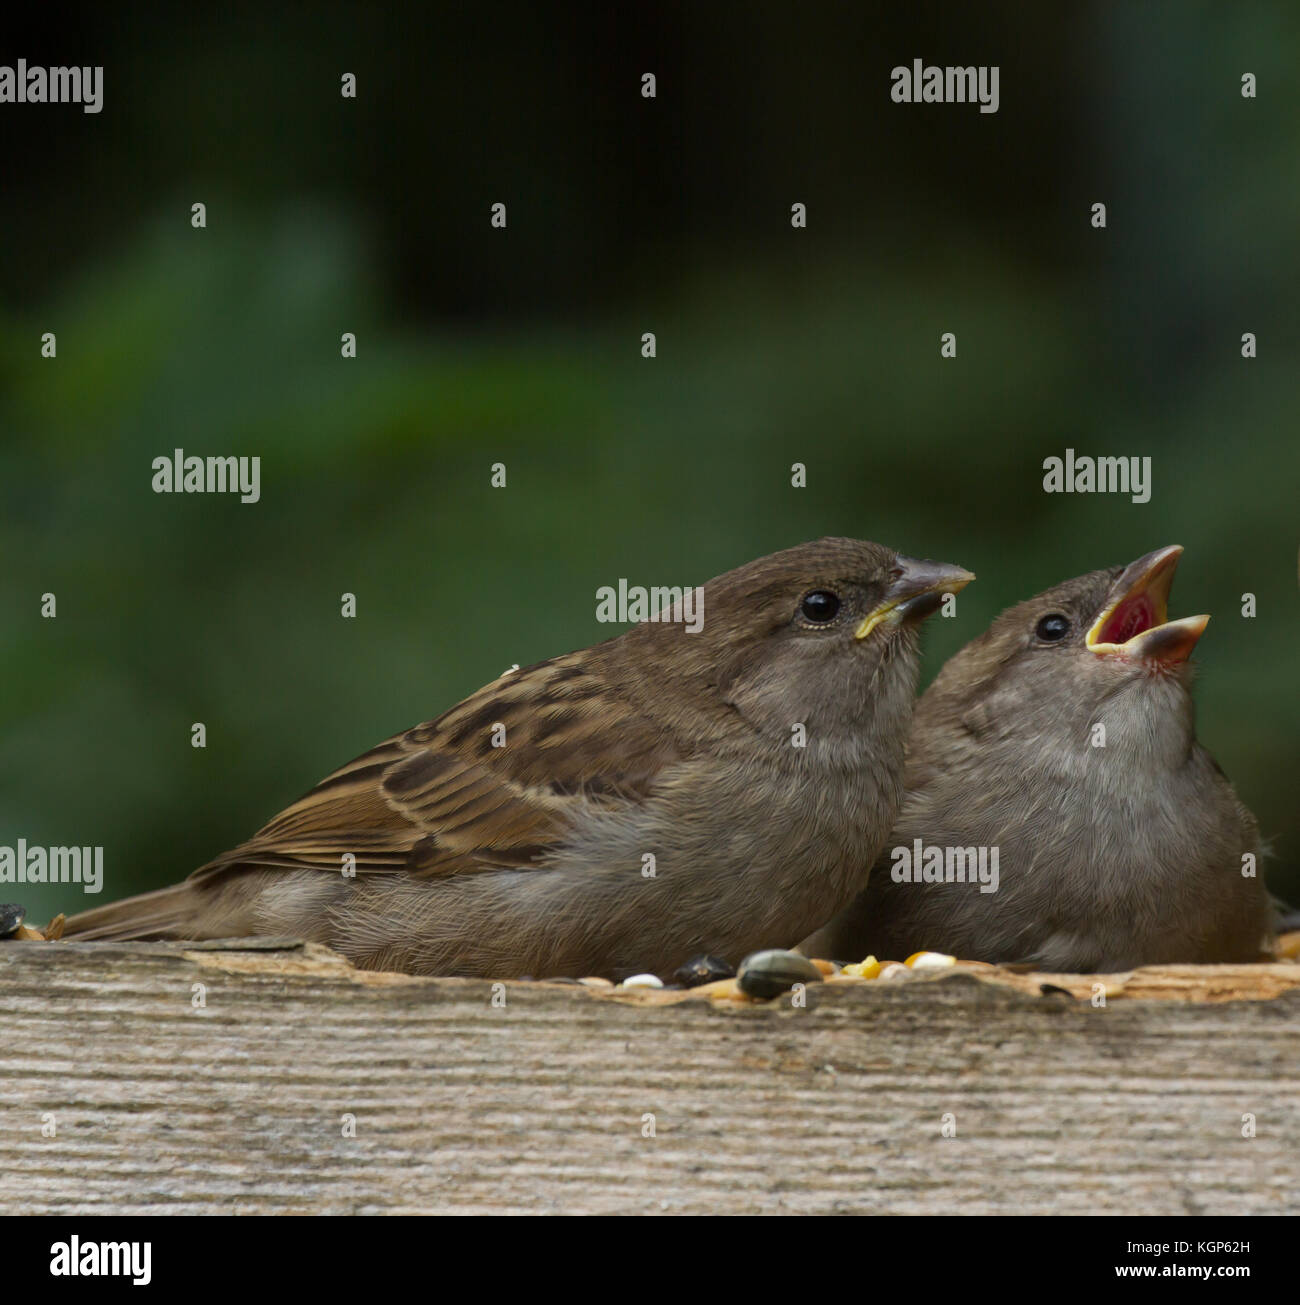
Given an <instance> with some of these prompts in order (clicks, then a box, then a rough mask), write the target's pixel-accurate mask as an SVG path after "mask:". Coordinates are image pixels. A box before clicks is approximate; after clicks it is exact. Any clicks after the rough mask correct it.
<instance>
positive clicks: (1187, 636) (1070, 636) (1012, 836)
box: [804, 546, 1270, 973]
mask: <svg viewBox="0 0 1300 1305" xmlns="http://www.w3.org/2000/svg"><path fill="white" fill-rule="evenodd" d="M1181 552H1182V550H1181V549H1180V548H1178V547H1176V546H1172V547H1170V548H1165V549H1160V550H1157V551H1156V552H1154V553H1150V554H1148V555H1147V556H1146V557H1143V558H1139V559H1138V561H1136V562H1134V563H1133V564H1132V565H1131V566H1129V567H1127V568H1119V567H1116V568H1114V569H1113V570H1110V571H1097V572H1094V573H1092V574H1091V575H1085V576H1080V577H1079V578H1078V579H1075V580H1070V581H1067V582H1066V583H1065V584H1062V585H1058V586H1057V587H1056V588H1054V589H1049V590H1047V592H1046V593H1042V594H1039V595H1038V597H1036V598H1032V599H1030V600H1029V601H1028V602H1025V603H1021V604H1020V605H1019V606H1016V607H1013V608H1011V609H1009V610H1008V611H1006V612H1004V613H1003V614H1002V615H1001V616H999V617H998V619H997V620H996V621H994V623H993V625H992V627H991V628H990V629H989V630H988V631H987V632H986V633H985V634H983V635H981V636H980V637H979V638H978V639H976V640H974V641H973V642H972V643H970V644H968V645H967V646H966V647H965V648H963V649H962V650H961V651H960V652H958V653H957V654H956V655H955V656H954V657H952V658H951V659H950V660H949V661H948V663H947V664H946V665H945V666H944V668H943V670H942V671H941V672H940V674H939V676H938V678H937V679H936V680H935V682H934V684H933V685H932V686H931V687H930V689H929V690H928V691H927V692H926V693H925V695H924V696H923V697H922V699H921V702H920V703H919V704H918V707H917V711H916V716H915V720H914V722H913V728H912V736H911V740H910V744H909V755H908V763H907V771H906V780H905V784H906V790H907V792H906V797H905V799H904V803H903V808H902V811H901V812H900V814H899V819H898V821H897V824H896V825H895V828H894V830H893V833H892V834H891V836H890V838H889V840H888V842H887V844H886V847H885V851H884V852H883V853H882V855H881V857H880V858H879V859H878V861H877V863H876V865H875V866H874V868H873V870H872V873H871V878H870V882H869V884H868V887H867V889H866V890H865V892H864V893H863V894H862V895H861V896H860V897H859V898H858V899H857V901H855V902H854V903H853V905H852V906H851V907H850V908H849V909H848V910H846V911H845V912H843V913H842V914H841V916H840V917H838V918H837V919H836V920H834V921H833V922H832V923H831V924H830V925H828V926H827V927H825V928H823V929H821V930H819V931H818V932H817V933H816V934H814V935H813V936H812V937H811V938H809V939H808V940H807V941H806V942H805V944H804V947H805V950H808V951H810V952H811V953H812V954H814V955H822V956H835V957H839V958H842V959H852V960H858V959H861V958H862V957H864V956H867V955H869V954H874V955H876V956H878V957H882V958H883V957H886V956H889V957H894V958H898V959H901V957H902V956H905V955H907V954H909V953H911V952H913V951H917V950H921V949H936V950H941V951H946V952H951V953H953V954H955V955H957V956H960V957H964V958H968V959H973V960H985V961H1002V962H1012V961H1029V962H1032V963H1034V964H1036V965H1038V966H1039V967H1041V968H1043V969H1046V970H1056V971H1062V972H1080V973H1082V972H1097V971H1102V972H1105V971H1115V970H1123V969H1128V968H1130V967H1132V966H1136V965H1141V964H1154V963H1158V962H1178V961H1185V962H1194V961H1247V960H1254V959H1256V958H1257V957H1258V955H1259V954H1260V951H1261V946H1262V943H1263V940H1264V938H1265V935H1266V933H1267V932H1268V929H1269V925H1270V907H1269V902H1268V898H1267V895H1266V893H1265V891H1264V888H1263V884H1262V881H1261V879H1260V878H1258V877H1256V878H1247V877H1243V874H1242V857H1243V854H1246V853H1251V854H1254V855H1255V856H1256V857H1258V853H1259V836H1258V831H1257V828H1256V824H1255V820H1254V818H1253V817H1252V816H1251V814H1250V812H1249V811H1247V809H1246V808H1245V807H1244V806H1243V805H1242V803H1241V802H1240V800H1239V799H1238V797H1237V795H1236V793H1235V792H1234V791H1233V789H1232V786H1231V785H1230V784H1229V783H1228V781H1227V779H1226V778H1225V776H1224V774H1223V772H1222V771H1221V770H1220V769H1219V767H1218V765H1217V764H1216V762H1215V761H1214V758H1213V757H1211V756H1210V754H1209V753H1208V752H1207V751H1206V750H1205V749H1204V748H1203V747H1202V746H1201V745H1200V744H1199V743H1198V742H1197V741H1196V735H1195V729H1194V719H1193V705H1192V698H1191V694H1190V692H1189V686H1190V679H1191V673H1190V668H1189V666H1188V663H1187V660H1186V659H1187V657H1188V655H1189V654H1190V652H1191V650H1192V647H1193V645H1194V644H1195V642H1196V639H1197V637H1198V636H1199V635H1200V633H1201V631H1202V630H1203V629H1204V626H1205V622H1206V620H1207V619H1208V618H1205V617H1191V618H1185V619H1184V620H1182V621H1173V622H1166V620H1165V615H1166V600H1167V595H1168V591H1169V586H1170V584H1171V583H1172V579H1173V570H1174V566H1175V565H1176V563H1177V560H1178V556H1179V554H1181ZM1053 616H1060V617H1064V618H1065V620H1066V622H1068V628H1067V629H1066V630H1065V631H1064V633H1063V634H1062V635H1061V637H1051V636H1056V635H1057V634H1058V633H1060V632H1061V626H1060V624H1059V623H1056V622H1050V621H1049V622H1048V623H1047V624H1044V622H1045V621H1046V620H1047V619H1048V618H1051V617H1053ZM1045 635H1046V636H1048V637H1044V636H1045ZM1098 725H1102V726H1104V727H1105V736H1104V737H1105V746H1104V747H1097V746H1094V743H1095V741H1096V740H1097V739H1099V738H1100V737H1101V736H1100V735H1099V734H1097V732H1096V729H1095V727H1096V726H1098ZM916 839H921V840H922V843H923V846H934V847H939V848H948V847H961V848H977V847H979V846H981V845H982V846H985V847H990V848H991V847H995V846H996V847H998V849H999V872H1000V884H999V887H998V890H997V891H996V892H992V893H982V892H980V891H979V890H978V887H977V886H975V885H972V884H970V883H958V882H954V883H947V882H944V883H915V882H913V883H900V882H896V881H895V880H894V878H892V877H891V869H892V868H893V866H894V865H896V864H897V865H899V866H900V869H901V866H902V864H903V862H902V860H901V858H895V857H894V856H893V855H892V849H893V848H895V847H905V848H908V849H913V848H914V840H916Z"/></svg>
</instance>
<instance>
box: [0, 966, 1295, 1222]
mask: <svg viewBox="0 0 1300 1305" xmlns="http://www.w3.org/2000/svg"><path fill="white" fill-rule="evenodd" d="M1229 970H1231V971H1233V974H1227V973H1225V972H1226V971H1229ZM1188 971H1190V972H1191V977H1189V976H1188V973H1187V972H1188ZM1210 971H1215V972H1217V973H1215V974H1211V973H1210ZM1045 981H1046V982H1052V983H1054V984H1056V985H1057V986H1058V987H1060V986H1068V984H1069V983H1070V982H1074V981H1073V980H1069V981H1063V980H1062V979H1061V978H1060V976H1054V977H1052V978H1051V979H1043V977H1042V976H1026V975H1002V974H999V975H989V974H987V973H980V974H976V973H971V972H949V973H947V974H945V975H942V976H939V977H935V978H925V979H921V978H917V979H915V980H912V981H908V982H901V983H883V982H876V983H861V984H849V983H843V984H827V985H821V986H818V985H814V986H812V987H810V988H809V989H808V993H807V1007H806V1008H805V1009H797V1008H793V1007H792V1005H791V1003H790V1000H789V999H788V998H783V999H778V1000H777V1001H775V1002H772V1003H770V1004H752V1005H751V1004H742V1003H737V1002H715V1001H710V1000H707V999H698V998H687V999H683V998H682V996H681V995H680V994H672V993H668V994H664V993H659V994H649V995H646V996H637V997H632V996H631V995H629V994H609V993H599V992H592V991H589V990H587V989H584V988H580V987H570V986H564V985H558V984H529V983H507V984H504V985H502V986H500V987H499V988H498V989H496V991H497V992H498V994H503V995H504V1002H505V1004H504V1006H498V1007H494V1006H493V1004H492V999H493V991H494V989H493V985H491V984H490V983H488V982H485V981H479V980H459V979H412V978H408V977H405V976H400V975H374V974H362V973H359V972H358V971H355V970H353V969H351V967H349V966H348V965H347V964H346V962H344V961H342V960H341V958H338V957H335V956H333V955H332V954H331V953H329V952H326V951H324V949H321V948H317V947H301V946H295V945H292V944H285V943H283V942H282V943H270V944H263V945H262V949H261V950H256V951H253V950H247V949H244V950H238V951H234V950H229V949H228V948H223V947H221V946H217V947H212V948H207V949H202V950H200V949H196V948H194V947H193V946H190V947H181V946H173V945H164V944H95V943H90V944H85V943H83V944H71V945H69V944H61V943H39V942H25V943H17V942H15V943H5V944H0V1028H2V1029H3V1030H4V1039H3V1045H2V1046H0V1130H2V1132H3V1138H4V1142H5V1147H6V1152H7V1158H8V1163H7V1164H5V1165H3V1166H0V1211H3V1212H4V1213H17V1212H23V1211H31V1212H60V1213H74V1212H90V1211H95V1212H140V1211H175V1212H219V1211H220V1212H227V1211H250V1212H252V1211H256V1212H264V1213H265V1212H287V1211H297V1212H331V1213H342V1212H379V1211H390V1212H399V1211H400V1212H452V1211H455V1212H497V1211H516V1212H548V1211H553V1212H566V1213H576V1212H602V1213H604V1212H620V1213H658V1212H694V1213H699V1212H709V1211H716V1212H744V1213H782V1212H795V1211H798V1212H837V1211H839V1212H853V1213H860V1212H892V1213H927V1212H954V1211H963V1212H967V1213H988V1212H995V1211H998V1212H1001V1211H1005V1212H1049V1211H1069V1212H1082V1213H1098V1214H1100V1213H1184V1212H1187V1213H1229V1214H1235V1213H1247V1212H1261V1213H1274V1214H1280V1213H1284V1212H1290V1213H1294V1212H1296V1211H1297V1210H1300V1199H1298V1198H1297V1186H1298V1184H1297V1174H1296V1157H1297V1155H1298V1154H1300V1150H1298V1148H1297V1145H1296V1139H1297V1137H1300V966H1295V965H1272V966H1258V967H1199V968H1198V967H1177V968H1176V970H1175V969H1171V970H1170V971H1168V972H1167V973H1164V974H1163V975H1162V972H1160V971H1138V972H1136V974H1135V975H1134V976H1119V977H1118V978H1115V977H1113V976H1112V978H1111V979H1109V980H1107V982H1108V985H1109V987H1110V989H1111V990H1112V991H1113V996H1112V998H1109V999H1108V1001H1107V1004H1106V1006H1105V1007H1104V1008H1097V1007H1094V1006H1093V1005H1091V1004H1090V1003H1089V1002H1088V1001H1086V1000H1084V1001H1081V1000H1078V999H1076V998H1075V997H1072V996H1070V995H1067V994H1066V993H1064V992H1049V993H1048V994H1047V995H1040V994H1041V988H1042V983H1043V982H1045ZM195 984H202V985H203V987H204V992H205V1000H206V1006H205V1007H204V1008H202V1009H196V1008H195V1007H194V1006H193V1005H192V1001H193V992H194V989H193V985H195ZM1076 987H1077V989H1078V991H1080V992H1085V991H1090V988H1089V987H1088V986H1087V984H1086V983H1085V984H1082V985H1079V984H1077V983H1076ZM1165 989H1168V991H1165ZM1126 993H1128V994H1130V995H1126ZM1131 994H1141V996H1134V995H1131ZM1157 994H1158V995H1165V996H1172V997H1174V998H1175V999H1174V1000H1160V999H1157ZM1275 994H1277V995H1275ZM1243 997H1247V998H1250V999H1241V998H1243ZM1205 998H1210V999H1209V1000H1206V999H1205ZM947 1113H950V1114H951V1115H952V1116H953V1117H954V1119H955V1123H956V1129H957V1135H956V1137H952V1138H945V1137H944V1136H943V1135H942V1131H941V1130H942V1120H943V1116H944V1115H945V1114H947ZM348 1114H351V1115H354V1116H355V1119H356V1136H355V1137H347V1136H344V1116H345V1115H348ZM647 1115H653V1116H654V1132H655V1136H653V1137H647V1136H644V1135H643V1131H644V1128H645V1123H644V1119H645V1116H647ZM1244 1115H1252V1116H1254V1119H1255V1128H1256V1132H1257V1135H1256V1136H1255V1137H1253V1138H1246V1137H1243V1135H1242V1129H1243V1119H1242V1117H1243V1116H1244ZM48 1116H52V1117H53V1120H54V1123H55V1126H56V1130H57V1131H56V1135H55V1136H53V1137H45V1136H42V1121H43V1118H45V1117H48Z"/></svg>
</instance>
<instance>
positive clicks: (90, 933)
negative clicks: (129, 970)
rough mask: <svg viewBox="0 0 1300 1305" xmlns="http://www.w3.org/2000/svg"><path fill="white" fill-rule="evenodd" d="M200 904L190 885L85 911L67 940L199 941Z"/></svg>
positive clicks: (67, 929) (74, 920) (74, 919)
mask: <svg viewBox="0 0 1300 1305" xmlns="http://www.w3.org/2000/svg"><path fill="white" fill-rule="evenodd" d="M196 906H197V902H196V901H195V895H194V890H193V888H192V887H191V886H190V885H189V884H188V883H179V884H173V885H172V886H171V887H170V888H159V889H157V890H155V891H154V892H152V893H141V894H140V895H139V896H138V897H124V898H123V899H122V900H121V901H120V902H108V903H106V904H105V905H104V906H96V907H93V908H92V909H91V910H89V911H81V912H79V913H78V914H76V915H74V916H72V917H70V918H69V920H68V922H67V924H66V926H65V927H64V930H63V936H64V937H65V938H79V939H82V940H83V941H89V940H92V939H102V940H104V941H119V942H122V941H126V940H128V939H144V938H195V937H198V936H200V935H199V934H197V933H195V932H194V926H195V915H196V910H195V908H196Z"/></svg>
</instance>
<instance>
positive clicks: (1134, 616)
mask: <svg viewBox="0 0 1300 1305" xmlns="http://www.w3.org/2000/svg"><path fill="white" fill-rule="evenodd" d="M1159 624H1160V621H1159V619H1158V618H1157V613H1156V605H1155V603H1153V602H1152V601H1151V598H1150V597H1149V596H1148V595H1147V594H1145V593H1141V594H1134V595H1133V596H1132V597H1131V598H1125V599H1124V600H1123V601H1122V602H1121V603H1120V604H1119V606H1118V607H1116V608H1115V610H1114V611H1113V612H1112V613H1111V614H1110V616H1109V617H1108V618H1107V620H1106V624H1105V625H1103V626H1102V627H1101V629H1100V630H1098V631H1097V635H1096V642H1097V643H1127V642H1128V641H1129V640H1130V639H1131V638H1133V636H1134V635H1136V634H1142V633H1143V632H1144V631H1146V630H1150V629H1153V628H1154V627H1155V626H1157V625H1159Z"/></svg>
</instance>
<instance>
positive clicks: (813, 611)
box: [799, 589, 840, 625]
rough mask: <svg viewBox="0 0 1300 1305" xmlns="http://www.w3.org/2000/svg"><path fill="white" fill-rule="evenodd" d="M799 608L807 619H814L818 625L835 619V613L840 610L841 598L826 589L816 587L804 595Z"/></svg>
mask: <svg viewBox="0 0 1300 1305" xmlns="http://www.w3.org/2000/svg"><path fill="white" fill-rule="evenodd" d="M799 610H800V611H801V612H802V613H803V615H804V619H805V620H807V621H813V622H814V623H815V624H817V625H825V624H826V622H827V621H833V620H834V619H835V613H836V612H838V611H839V610H840V600H839V599H838V598H837V597H836V596H835V595H834V594H832V593H827V591H826V590H825V589H814V590H813V591H812V593H810V594H805V595H804V600H803V602H801V603H800V604H799Z"/></svg>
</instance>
